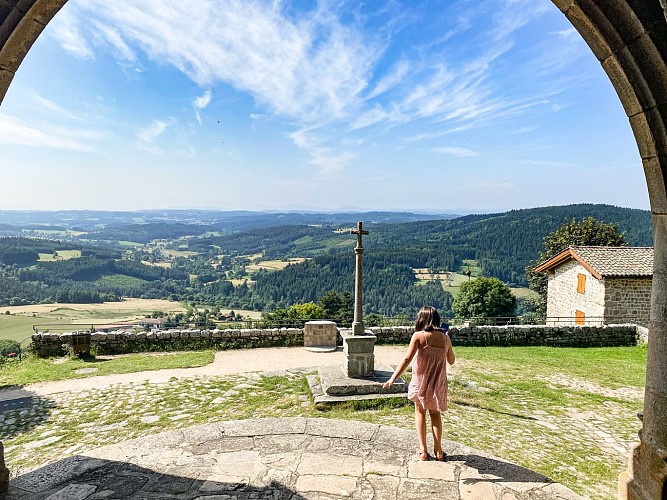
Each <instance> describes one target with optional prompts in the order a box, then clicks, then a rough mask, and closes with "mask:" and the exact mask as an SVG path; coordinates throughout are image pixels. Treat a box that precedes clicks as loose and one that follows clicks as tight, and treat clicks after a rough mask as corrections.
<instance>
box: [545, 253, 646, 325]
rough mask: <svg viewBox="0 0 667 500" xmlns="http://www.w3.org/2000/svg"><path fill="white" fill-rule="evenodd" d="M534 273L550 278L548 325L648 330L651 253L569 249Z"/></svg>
mask: <svg viewBox="0 0 667 500" xmlns="http://www.w3.org/2000/svg"><path fill="white" fill-rule="evenodd" d="M535 270H536V271H538V272H546V273H547V275H548V278H549V282H548V288H547V324H552V325H558V324H572V322H574V323H575V324H577V325H599V324H613V323H635V324H638V325H643V326H646V325H648V322H649V313H650V309H651V282H652V277H653V248H650V247H602V246H571V247H569V248H567V249H565V250H563V251H562V252H561V253H559V254H558V255H556V256H554V257H552V258H551V259H549V260H548V261H546V262H544V263H542V264H540V265H539V266H538V267H537V268H535Z"/></svg>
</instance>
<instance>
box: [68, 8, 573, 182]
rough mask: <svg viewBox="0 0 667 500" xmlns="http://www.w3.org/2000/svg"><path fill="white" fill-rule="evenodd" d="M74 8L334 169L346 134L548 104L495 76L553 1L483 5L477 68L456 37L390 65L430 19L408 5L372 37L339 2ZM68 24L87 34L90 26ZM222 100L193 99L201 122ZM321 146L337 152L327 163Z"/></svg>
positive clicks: (105, 35)
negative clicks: (231, 95) (231, 93)
mask: <svg viewBox="0 0 667 500" xmlns="http://www.w3.org/2000/svg"><path fill="white" fill-rule="evenodd" d="M74 1H75V0H72V4H73V5H74V6H75V7H73V8H70V6H68V10H71V11H72V12H76V13H77V15H78V17H79V19H81V20H83V19H85V20H86V23H85V25H86V27H87V29H88V30H89V32H88V34H89V36H91V37H93V39H96V40H97V41H98V42H97V43H106V44H109V46H110V47H112V50H113V51H114V53H116V54H117V57H119V58H120V59H124V60H128V61H133V60H134V59H133V58H136V56H137V55H139V54H141V55H142V56H145V57H148V58H149V59H151V60H152V61H154V62H156V63H157V64H160V65H170V66H173V67H175V68H177V69H178V70H180V71H181V72H182V73H183V74H185V75H186V76H187V77H189V78H190V79H191V80H192V81H193V82H195V83H196V84H198V85H199V86H200V87H201V88H203V89H207V88H208V89H210V88H211V87H212V86H214V85H216V84H219V83H224V84H226V85H230V86H232V87H234V88H235V89H237V90H238V91H240V92H244V93H247V94H249V95H251V96H252V97H253V98H254V100H255V103H256V105H257V108H258V109H259V110H260V112H258V113H253V114H251V115H250V118H251V120H253V121H256V120H257V119H258V117H259V116H264V115H267V116H272V115H273V116H278V117H280V118H282V119H284V120H285V121H286V122H287V123H288V124H289V125H290V126H293V127H294V129H295V130H294V132H293V133H290V134H287V135H288V137H290V139H291V140H292V141H293V142H294V144H295V145H296V146H297V147H299V148H301V149H304V150H306V151H307V152H308V153H309V154H310V161H311V163H313V164H315V165H318V167H320V168H321V165H325V164H326V165H328V166H327V167H325V168H324V170H327V171H334V170H337V169H338V170H341V169H342V168H343V167H341V165H342V166H344V165H345V164H346V163H347V162H348V161H349V159H347V160H346V158H347V153H345V152H336V151H335V149H334V148H335V147H336V146H335V145H340V144H343V141H342V140H341V137H340V134H341V133H345V132H350V131H354V130H358V129H365V128H369V129H370V128H371V127H375V129H374V130H372V131H371V132H369V134H370V133H375V132H376V131H377V130H378V128H379V127H382V129H381V132H379V133H385V132H386V130H388V128H389V127H396V126H399V125H402V124H406V123H411V122H420V123H422V124H423V127H424V129H426V130H427V131H426V132H424V134H420V135H421V136H423V138H427V137H429V136H430V137H437V136H439V135H444V134H446V133H453V132H454V131H463V130H466V129H467V128H473V127H482V126H487V125H488V124H490V123H496V122H498V121H499V120H505V119H507V118H508V117H511V116H515V115H518V114H520V113H524V112H526V111H527V110H528V109H530V108H532V107H535V106H537V105H539V103H540V101H539V100H538V99H537V98H536V97H534V95H531V94H530V93H529V94H528V95H525V94H524V93H517V94H518V95H520V97H514V98H513V97H509V96H507V95H506V92H507V88H512V87H506V86H504V85H502V84H500V83H497V82H496V81H495V80H494V73H493V71H494V68H495V67H496V65H497V64H498V61H500V60H501V59H502V57H503V56H504V55H505V54H506V53H507V52H508V51H509V50H510V49H511V48H512V47H513V44H514V41H513V36H514V35H515V34H516V32H517V31H518V30H520V29H521V28H522V27H523V26H525V25H526V24H527V23H528V22H529V21H530V20H531V19H534V18H535V17H537V16H539V15H541V14H542V13H543V12H544V11H545V10H546V9H547V8H549V4H548V2H547V1H546V0H539V1H537V0H503V1H499V0H488V2H486V3H484V5H482V6H481V7H478V8H479V9H482V10H484V9H486V10H487V11H488V12H493V13H494V14H493V15H492V16H491V26H490V27H484V28H482V30H483V33H482V34H481V35H480V37H479V39H475V40H474V42H473V43H474V46H471V47H467V48H466V50H467V51H468V52H469V53H470V54H472V56H471V57H467V58H466V59H465V62H461V61H459V60H457V58H456V54H455V53H453V52H452V51H451V48H449V49H448V48H447V45H446V42H447V39H448V37H449V35H447V36H446V37H445V38H442V39H438V40H437V43H434V44H431V46H428V45H426V46H424V45H422V46H419V47H409V46H406V47H405V50H404V51H402V52H401V53H400V55H396V58H395V59H394V60H392V59H387V60H385V59H384V58H385V56H386V55H387V50H388V48H389V47H391V44H392V42H393V40H392V35H393V34H395V33H396V32H398V31H400V30H402V29H404V28H405V27H406V26H407V25H408V24H412V25H417V24H418V23H420V22H423V19H419V18H418V14H417V13H416V12H417V11H415V12H412V11H411V13H410V14H409V15H408V13H406V12H405V9H402V8H401V7H396V6H394V8H392V7H391V6H386V8H385V9H380V10H381V12H380V13H378V12H374V13H373V14H372V15H371V14H367V15H368V17H372V16H375V15H377V16H384V17H383V18H382V19H383V27H382V29H371V30H369V29H367V28H368V26H366V25H364V23H365V22H366V21H368V19H366V18H365V17H364V15H365V14H363V13H362V11H363V9H362V8H361V7H360V8H359V9H354V13H353V15H350V16H345V17H343V16H342V14H340V13H339V12H337V11H336V9H337V8H338V4H337V3H336V2H328V1H322V2H318V3H316V5H314V6H312V7H311V8H310V9H309V10H308V9H303V8H302V7H300V8H298V9H297V8H296V5H297V4H294V5H292V3H290V2H287V1H281V0H257V1H254V2H246V1H244V0H197V1H195V0H182V1H180V2H172V1H168V0H125V1H124V2H109V1H107V0H85V1H84V0H80V1H78V2H77V3H75V4H74ZM487 4H488V5H487ZM551 8H552V7H551ZM297 10H298V11H299V12H298V15H295V12H296V11H297ZM406 16H408V17H410V20H409V22H407V24H406V21H405V17H406ZM459 17H461V19H463V21H462V22H461V23H459V24H460V26H458V27H456V30H462V31H467V32H470V31H472V30H473V29H474V28H475V26H473V23H474V22H476V20H477V19H478V17H479V16H477V15H473V14H472V13H470V14H469V15H467V14H465V13H464V14H459ZM487 19H488V17H487ZM375 21H377V20H375ZM62 24H63V25H67V26H71V28H70V29H69V30H68V31H67V32H68V33H71V34H72V35H71V36H72V37H73V38H74V39H78V40H80V39H81V37H80V28H81V27H82V26H83V22H81V24H78V23H75V22H70V23H69V24H67V22H65V21H63V23H62ZM75 28H76V29H75ZM457 32H458V31H457ZM568 33H569V32H568ZM568 33H565V32H563V34H562V36H569V34H568ZM454 34H455V33H454ZM75 35H79V36H78V38H77V36H75ZM470 40H471V41H472V40H473V39H472V38H471V39H470ZM81 45H84V44H81ZM431 50H432V51H433V52H426V53H422V52H421V51H431ZM210 100H211V91H210V90H205V91H204V94H203V95H201V96H199V97H197V99H195V101H194V102H193V103H192V104H193V106H194V112H195V117H196V119H197V121H198V122H199V123H200V124H201V123H202V120H201V116H200V111H201V110H202V109H204V108H205V107H206V106H208V105H209V103H210ZM442 123H446V124H447V125H449V127H448V131H447V132H442V133H441V132H435V133H434V132H432V131H430V130H429V129H431V128H432V127H433V126H434V125H436V126H439V127H442V125H438V124H442ZM341 131H343V132H341ZM143 133H144V134H147V133H148V131H145V132H143ZM413 137H417V136H413ZM342 139H344V138H342ZM149 142H151V141H146V140H142V143H144V145H146V144H148V143H149ZM321 148H329V151H330V153H327V154H326V155H324V156H323V155H322V154H321V151H322V149H321ZM449 154H454V153H452V152H450V153H449ZM325 157H326V158H337V159H338V162H336V161H328V160H323V158H325ZM341 159H342V160H341ZM334 164H337V165H339V166H338V167H335V168H334V167H331V165H334Z"/></svg>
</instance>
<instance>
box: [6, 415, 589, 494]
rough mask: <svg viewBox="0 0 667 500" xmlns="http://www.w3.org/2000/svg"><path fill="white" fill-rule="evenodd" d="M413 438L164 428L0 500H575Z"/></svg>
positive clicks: (392, 431) (501, 464) (511, 470)
mask: <svg viewBox="0 0 667 500" xmlns="http://www.w3.org/2000/svg"><path fill="white" fill-rule="evenodd" d="M415 445H416V437H415V433H414V431H407V430H403V429H398V428H394V427H388V426H381V425H375V424H368V423H362V422H353V421H347V420H345V421H341V420H330V419H313V418H284V419H277V418H270V419H254V420H239V421H226V422H218V423H214V424H205V425H199V426H194V427H189V428H183V429H178V430H172V431H167V432H163V433H160V434H156V435H153V436H149V437H146V438H140V439H134V440H130V441H125V442H123V443H119V444H114V445H110V446H105V447H102V448H98V449H95V450H92V451H89V452H86V453H84V454H81V455H77V456H75V457H72V458H69V459H65V460H61V461H59V462H56V463H54V464H50V465H47V466H45V467H42V468H40V469H37V470H35V471H32V472H29V473H27V474H24V475H22V476H19V477H17V478H15V479H13V480H12V481H11V482H10V490H9V492H8V493H7V494H5V496H4V500H17V499H25V500H69V499H72V500H87V499H90V500H98V499H120V498H136V499H139V498H141V499H177V500H205V499H209V500H231V499H239V500H240V499H248V500H250V499H272V500H282V499H285V500H288V499H289V500H299V499H324V500H327V499H330V500H334V499H343V498H349V499H353V500H354V499H359V500H361V499H363V500H385V499H393V500H394V499H395V500H399V499H400V500H404V499H406V500H409V499H420V500H422V499H423V498H425V497H428V498H436V499H456V500H472V499H494V500H498V499H502V500H538V499H557V500H558V499H560V500H574V499H578V498H580V497H579V496H577V495H575V494H574V493H573V492H572V491H570V490H568V489H567V488H565V487H564V486H562V485H559V484H556V483H553V482H552V481H550V480H549V479H548V478H546V477H544V476H543V475H541V474H538V473H535V472H533V471H530V470H528V469H525V468H523V467H520V466H518V465H515V464H512V463H509V462H506V461H503V460H500V459H497V458H493V457H489V456H485V455H483V454H482V453H481V452H479V451H477V450H474V449H470V448H467V447H463V446H460V445H458V444H456V443H454V442H449V441H445V442H444V443H443V447H444V448H445V450H446V451H447V453H448V454H449V458H448V460H447V461H446V462H436V461H426V462H422V461H419V460H418V459H417V456H416V453H415V449H416V447H415Z"/></svg>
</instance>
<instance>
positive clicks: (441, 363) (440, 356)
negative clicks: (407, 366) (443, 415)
mask: <svg viewBox="0 0 667 500" xmlns="http://www.w3.org/2000/svg"><path fill="white" fill-rule="evenodd" d="M424 342H425V344H426V345H424V346H420V347H418V348H417V354H416V356H415V360H414V364H413V366H412V380H410V385H408V399H409V400H410V401H414V402H415V403H419V404H421V406H422V408H424V409H426V410H437V411H445V410H446V409H447V351H446V347H435V346H430V345H428V340H427V339H426V335H425V334H424Z"/></svg>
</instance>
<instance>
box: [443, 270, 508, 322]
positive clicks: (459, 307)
mask: <svg viewBox="0 0 667 500" xmlns="http://www.w3.org/2000/svg"><path fill="white" fill-rule="evenodd" d="M515 308H516V297H514V295H513V294H512V290H510V287H508V286H507V285H506V284H505V283H503V282H502V281H500V280H499V279H498V278H487V277H480V278H476V279H474V280H472V281H466V282H464V283H463V284H461V288H460V290H459V293H458V295H457V296H456V298H455V299H454V303H453V304H452V309H453V310H454V312H455V313H456V316H457V317H459V318H494V317H508V316H513V315H514V310H515Z"/></svg>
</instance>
